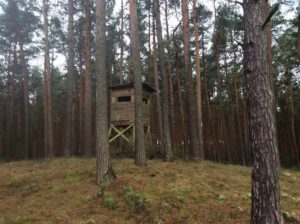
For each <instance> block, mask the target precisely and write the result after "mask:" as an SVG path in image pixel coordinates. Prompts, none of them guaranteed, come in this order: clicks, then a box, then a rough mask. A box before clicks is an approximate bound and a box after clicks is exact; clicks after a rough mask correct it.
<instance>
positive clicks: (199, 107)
mask: <svg viewBox="0 0 300 224" xmlns="http://www.w3.org/2000/svg"><path fill="white" fill-rule="evenodd" d="M196 16H197V12H196V0H193V25H194V33H195V51H196V57H195V63H196V78H197V86H196V93H197V115H198V116H197V125H198V140H199V151H200V158H202V159H203V158H204V151H203V123H202V94H201V70H200V46H199V27H198V24H197V20H196Z"/></svg>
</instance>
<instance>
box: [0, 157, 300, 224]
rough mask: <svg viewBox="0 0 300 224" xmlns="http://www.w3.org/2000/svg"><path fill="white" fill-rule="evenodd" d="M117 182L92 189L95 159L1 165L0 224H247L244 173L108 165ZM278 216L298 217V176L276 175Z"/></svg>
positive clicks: (194, 165) (198, 166) (181, 165)
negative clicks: (280, 211) (110, 166)
mask: <svg viewBox="0 0 300 224" xmlns="http://www.w3.org/2000/svg"><path fill="white" fill-rule="evenodd" d="M113 168H114V170H115V172H116V174H117V180H116V182H115V183H114V184H113V185H111V186H110V187H107V188H104V189H99V188H98V187H97V186H96V184H95V183H96V180H95V177H96V168H95V159H79V158H70V159H64V158H60V159H53V160H49V161H45V162H41V161H39V162H34V161H30V162H28V161H21V162H12V163H7V164H0V179H1V180H3V181H1V182H0V201H1V203H0V224H10V223H15V224H23V223H24V224H27V223H48V224H50V223H74V224H75V223H76V224H77V223H78V224H86V223H90V224H94V223H118V224H119V223H170V224H172V223H200V224H201V223H212V224H213V223H224V224H225V223H238V224H243V223H249V221H250V220H249V217H250V205H251V193H250V168H247V167H241V166H233V165H222V164H216V163H212V162H207V161H204V162H201V163H199V162H190V163H188V162H183V161H175V162H173V163H164V162H161V161H157V160H155V161H149V163H148V166H147V167H136V166H135V165H134V163H133V161H132V160H130V159H123V160H114V161H113ZM281 190H282V192H281V195H282V210H283V212H284V217H285V219H286V222H287V223H297V222H296V221H295V220H297V219H299V217H300V171H299V170H297V169H291V170H283V171H282V175H281Z"/></svg>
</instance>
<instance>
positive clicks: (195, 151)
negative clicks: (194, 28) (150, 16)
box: [181, 0, 200, 159]
mask: <svg viewBox="0 0 300 224" xmlns="http://www.w3.org/2000/svg"><path fill="white" fill-rule="evenodd" d="M181 9H182V23H183V42H184V43H183V45H184V64H185V66H184V67H185V74H186V83H185V84H186V91H187V94H186V97H187V104H188V108H187V109H188V115H189V140H190V152H191V154H192V156H193V157H194V158H195V159H198V158H199V154H200V152H199V147H198V135H197V113H196V100H195V94H194V87H193V77H192V67H191V55H190V27H189V9H188V1H187V0H181Z"/></svg>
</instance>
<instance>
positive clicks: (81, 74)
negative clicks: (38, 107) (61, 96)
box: [78, 34, 92, 155]
mask: <svg viewBox="0 0 300 224" xmlns="http://www.w3.org/2000/svg"><path fill="white" fill-rule="evenodd" d="M79 42H80V43H79V44H80V46H79V49H78V51H79V52H78V53H79V77H80V88H79V92H78V98H79V102H78V103H79V136H78V138H79V155H83V154H85V131H84V113H85V105H84V102H85V101H84V97H85V74H84V71H83V63H84V62H83V61H84V59H83V58H84V57H85V47H84V38H83V35H82V34H80V37H79ZM91 129H92V128H91ZM91 131H92V130H91Z"/></svg>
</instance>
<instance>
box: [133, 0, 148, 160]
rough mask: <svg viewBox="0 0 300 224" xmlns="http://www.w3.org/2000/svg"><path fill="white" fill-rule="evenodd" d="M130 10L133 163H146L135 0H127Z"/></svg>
mask: <svg viewBox="0 0 300 224" xmlns="http://www.w3.org/2000/svg"><path fill="white" fill-rule="evenodd" d="M129 11H130V40H131V49H132V58H131V60H132V65H133V79H134V103H135V135H136V136H135V152H136V158H135V164H136V165H146V163H147V159H146V150H145V140H144V124H143V114H142V109H143V101H142V95H143V87H142V61H141V56H140V41H139V34H138V33H139V30H138V22H137V8H136V0H129Z"/></svg>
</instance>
